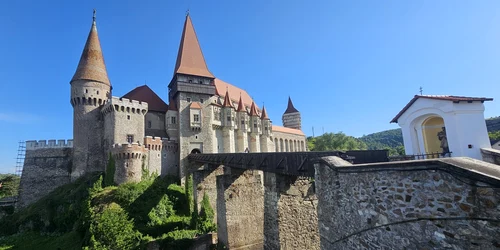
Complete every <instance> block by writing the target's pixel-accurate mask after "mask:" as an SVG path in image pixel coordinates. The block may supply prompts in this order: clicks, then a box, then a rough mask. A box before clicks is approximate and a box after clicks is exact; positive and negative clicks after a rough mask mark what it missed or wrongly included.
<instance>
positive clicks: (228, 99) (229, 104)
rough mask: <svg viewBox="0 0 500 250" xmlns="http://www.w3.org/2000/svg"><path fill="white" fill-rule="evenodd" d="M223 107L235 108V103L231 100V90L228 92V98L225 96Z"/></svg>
mask: <svg viewBox="0 0 500 250" xmlns="http://www.w3.org/2000/svg"><path fill="white" fill-rule="evenodd" d="M222 106H223V107H233V103H232V102H231V98H230V97H229V90H226V96H224V103H223V104H222Z"/></svg>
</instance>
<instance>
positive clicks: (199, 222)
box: [196, 193, 217, 234]
mask: <svg viewBox="0 0 500 250" xmlns="http://www.w3.org/2000/svg"><path fill="white" fill-rule="evenodd" d="M196 229H197V230H198V232H200V234H206V233H210V232H214V231H216V230H217V225H215V223H214V210H213V209H212V206H210V201H209V199H208V195H207V194H206V193H205V194H203V200H202V201H201V210H200V214H199V215H198V216H197V218H196Z"/></svg>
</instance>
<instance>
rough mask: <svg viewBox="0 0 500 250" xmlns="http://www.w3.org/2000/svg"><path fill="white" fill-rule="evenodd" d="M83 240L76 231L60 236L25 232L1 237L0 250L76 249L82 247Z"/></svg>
mask: <svg viewBox="0 0 500 250" xmlns="http://www.w3.org/2000/svg"><path fill="white" fill-rule="evenodd" d="M81 241H82V239H81V237H80V235H79V234H78V233H76V232H74V231H73V232H69V233H66V234H63V235H60V236H56V235H42V234H39V233H24V234H18V235H12V236H7V237H4V238H2V239H0V250H7V249H8V250H17V249H19V250H21V249H37V250H56V249H61V250H73V249H75V250H76V249H82V246H81Z"/></svg>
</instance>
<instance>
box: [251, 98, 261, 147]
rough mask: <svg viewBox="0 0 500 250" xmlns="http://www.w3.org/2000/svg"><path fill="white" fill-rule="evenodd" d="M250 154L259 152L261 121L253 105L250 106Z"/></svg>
mask: <svg viewBox="0 0 500 250" xmlns="http://www.w3.org/2000/svg"><path fill="white" fill-rule="evenodd" d="M249 125H250V143H249V144H250V152H260V133H261V129H260V126H261V121H260V117H259V114H258V113H257V108H256V107H255V103H254V102H253V101H252V105H251V106H250V122H249Z"/></svg>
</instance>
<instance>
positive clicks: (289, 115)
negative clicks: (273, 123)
mask: <svg viewBox="0 0 500 250" xmlns="http://www.w3.org/2000/svg"><path fill="white" fill-rule="evenodd" d="M282 119H283V127H287V128H294V129H298V130H302V121H301V119H300V112H299V111H298V110H297V109H296V108H295V107H294V106H293V103H292V99H291V98H290V97H288V107H287V108H286V110H285V113H284V114H283V117H282Z"/></svg>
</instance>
